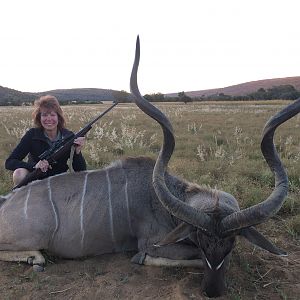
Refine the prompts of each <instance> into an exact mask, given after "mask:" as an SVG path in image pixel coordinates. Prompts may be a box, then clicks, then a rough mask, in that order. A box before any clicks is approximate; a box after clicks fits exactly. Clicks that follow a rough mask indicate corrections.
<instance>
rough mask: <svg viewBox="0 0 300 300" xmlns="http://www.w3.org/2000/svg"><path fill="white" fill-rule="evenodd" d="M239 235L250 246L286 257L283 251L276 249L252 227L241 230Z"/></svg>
mask: <svg viewBox="0 0 300 300" xmlns="http://www.w3.org/2000/svg"><path fill="white" fill-rule="evenodd" d="M240 235H241V236H243V237H244V238H246V239H247V240H248V241H249V242H251V243H252V244H254V245H256V246H258V247H260V248H262V249H264V250H267V251H269V252H271V253H273V254H276V255H280V256H287V253H286V252H285V251H283V250H281V249H279V248H277V247H276V246H275V245H273V244H272V243H271V242H270V241H269V240H267V239H266V238H265V237H264V236H263V235H262V234H261V233H259V232H258V231H257V230H256V229H255V228H253V227H248V228H244V229H242V230H241V232H240Z"/></svg>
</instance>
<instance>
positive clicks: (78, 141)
mask: <svg viewBox="0 0 300 300" xmlns="http://www.w3.org/2000/svg"><path fill="white" fill-rule="evenodd" d="M84 143H85V137H84V136H80V137H78V138H77V139H75V140H74V144H75V152H76V154H79V153H80V151H81V149H82V148H83V146H84Z"/></svg>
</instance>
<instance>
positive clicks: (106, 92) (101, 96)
mask: <svg viewBox="0 0 300 300" xmlns="http://www.w3.org/2000/svg"><path fill="white" fill-rule="evenodd" d="M284 85H291V86H293V87H294V88H295V89H296V90H297V91H300V76H295V77H285V78H274V79H266V80H257V81H251V82H246V83H241V84H237V85H232V86H228V87H225V88H216V89H209V90H197V91H185V94H186V95H187V96H189V97H192V98H194V97H203V96H204V97H207V96H211V95H219V94H225V95H229V96H246V95H249V94H251V93H255V92H257V90H259V89H261V88H263V89H265V90H268V89H271V88H273V87H275V86H284ZM47 94H51V95H54V96H56V97H57V98H58V99H59V101H60V102H61V103H62V104H64V103H71V102H73V101H76V102H77V103H80V102H85V103H87V102H90V103H95V102H96V103H97V102H102V101H113V100H116V99H117V100H118V101H120V102H124V101H125V102H126V101H128V99H129V101H131V99H130V98H131V97H132V96H131V95H130V94H129V93H127V92H125V91H117V90H110V89H98V88H76V89H57V90H50V91H45V92H40V93H28V92H21V91H17V90H14V89H10V88H6V87H2V86H0V105H22V104H23V103H32V102H33V101H34V100H35V99H36V98H38V97H40V96H42V95H47ZM164 96H165V97H178V92H177V93H169V94H165V95H164Z"/></svg>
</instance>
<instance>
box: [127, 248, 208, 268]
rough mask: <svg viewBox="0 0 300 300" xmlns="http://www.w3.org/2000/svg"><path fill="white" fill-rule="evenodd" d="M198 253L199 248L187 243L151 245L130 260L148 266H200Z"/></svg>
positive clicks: (201, 263) (200, 261)
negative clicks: (161, 245)
mask: <svg viewBox="0 0 300 300" xmlns="http://www.w3.org/2000/svg"><path fill="white" fill-rule="evenodd" d="M199 255H200V253H199V250H198V249H196V248H195V247H191V246H189V245H183V244H173V245H167V246H163V247H154V246H151V247H149V248H148V249H146V250H144V251H140V252H138V253H137V254H136V255H135V256H133V258H132V259H131V262H133V263H136V264H140V265H148V266H164V267H195V268H202V267H203V262H202V260H201V258H200V257H199Z"/></svg>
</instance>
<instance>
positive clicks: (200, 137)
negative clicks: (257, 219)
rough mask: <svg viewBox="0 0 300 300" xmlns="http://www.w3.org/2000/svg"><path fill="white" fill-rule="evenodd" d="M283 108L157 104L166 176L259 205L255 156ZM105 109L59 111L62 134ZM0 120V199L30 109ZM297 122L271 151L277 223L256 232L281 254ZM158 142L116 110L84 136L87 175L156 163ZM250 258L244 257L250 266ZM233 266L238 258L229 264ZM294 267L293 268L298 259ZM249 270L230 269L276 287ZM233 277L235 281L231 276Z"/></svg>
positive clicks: (295, 218) (298, 184)
mask: <svg viewBox="0 0 300 300" xmlns="http://www.w3.org/2000/svg"><path fill="white" fill-rule="evenodd" d="M287 103H288V102H286V101H284V102H283V101H276V102H224V103H222V102H214V103H212V102H209V103H190V104H186V105H184V104H180V103H172V104H166V103H163V104H158V106H159V108H160V109H161V110H162V111H163V112H164V113H165V114H166V115H167V116H168V117H169V118H170V120H171V122H172V124H173V126H174V130H175V135H176V148H175V152H174V155H173V157H172V159H171V161H170V170H171V172H172V173H175V174H177V175H178V176H180V177H183V178H185V179H186V180H189V181H192V182H195V183H198V184H200V185H206V186H210V187H213V188H218V189H221V190H225V191H227V192H229V193H232V194H233V195H234V196H235V197H236V198H237V199H238V201H239V203H240V206H241V207H242V208H244V207H248V206H250V205H253V204H255V203H258V202H261V201H263V200H264V199H266V197H267V196H268V195H269V194H270V193H271V191H272V188H273V176H272V173H271V172H270V170H269V169H268V167H267V164H266V163H265V161H264V159H263V157H262V155H261V152H260V138H261V131H262V128H263V126H264V124H265V122H266V121H267V120H268V119H269V118H270V117H271V116H272V115H273V114H275V113H276V112H277V111H279V110H280V109H281V108H282V107H283V106H284V105H286V104H287ZM107 107H108V105H106V104H104V105H90V106H66V107H64V111H65V114H66V116H67V120H68V122H67V123H68V128H70V129H72V130H74V131H77V130H79V128H80V127H81V126H83V124H85V123H87V122H88V121H89V120H90V119H91V118H92V117H93V116H95V115H96V114H98V113H99V112H101V111H103V110H104V109H105V108H107ZM0 117H1V132H0V133H1V145H2V147H1V149H0V154H1V155H0V157H1V167H0V174H1V179H2V180H1V183H0V192H1V193H2V194H3V193H6V192H8V191H9V190H10V188H11V186H12V184H11V179H10V176H11V173H10V172H8V171H6V170H4V160H5V158H6V157H7V156H8V154H9V153H10V151H11V150H12V149H13V147H14V146H15V145H16V144H17V142H18V141H19V138H20V137H21V136H22V134H23V133H24V132H25V131H26V129H27V128H29V127H31V121H30V120H31V108H30V107H24V108H23V107H22V108H12V107H1V108H0ZM299 121H300V117H299V116H296V117H294V118H293V119H292V120H290V121H288V122H287V123H286V124H284V125H283V126H281V127H280V128H279V129H278V131H277V133H276V137H275V143H276V146H277V148H278V151H279V153H280V156H281V158H282V160H283V162H284V165H285V166H286V168H287V171H288V174H289V178H290V193H289V196H288V198H287V200H286V202H285V204H284V206H283V208H282V209H281V211H280V212H279V214H278V216H277V217H276V218H275V219H274V220H272V221H271V222H268V223H266V224H264V225H262V227H261V228H262V231H263V232H265V233H266V234H267V235H269V236H273V235H274V233H276V235H275V236H278V238H277V245H278V246H281V247H283V248H285V245H284V244H285V243H286V241H289V243H291V245H293V247H291V248H295V247H299V234H300V215H299V209H300V205H299V196H300V195H299V194H300V161H299V160H300V131H299V125H300V122H299ZM161 136H162V135H161V130H160V127H159V125H157V124H156V123H155V122H154V121H153V120H152V119H150V118H149V117H147V116H145V115H144V114H143V113H142V112H141V111H140V110H139V109H138V108H137V107H136V106H135V105H133V104H120V105H118V106H117V107H116V108H114V110H113V111H111V112H110V113H109V114H108V115H106V116H105V117H104V118H103V119H102V120H101V121H99V122H98V123H97V124H96V125H94V127H93V129H92V130H91V131H90V132H89V134H88V137H87V143H86V147H85V148H84V151H83V152H84V156H85V158H86V160H87V163H88V168H90V169H94V168H99V167H103V166H105V165H107V164H109V163H110V162H111V161H112V160H115V159H118V158H120V157H122V156H138V155H147V156H150V157H152V158H156V156H157V154H158V151H159V149H160V144H161ZM287 250H289V249H287ZM244 251H245V250H243V252H244ZM251 251H252V250H248V252H247V251H246V256H247V257H248V258H250V259H251V257H252V256H251V253H250V252H251ZM235 252H239V251H235ZM236 255H237V254H236ZM241 256H242V255H241ZM238 259H239V257H237V256H236V257H235V259H234V261H236V260H238ZM240 259H242V258H240ZM296 260H297V261H299V257H296ZM247 264H248V263H245V262H243V261H238V262H235V263H234V265H235V267H238V266H239V268H245V270H244V271H246V273H247V272H248V273H249V277H250V278H251V280H252V281H251V282H252V285H251V286H252V287H253V289H254V290H255V289H256V286H257V285H258V284H259V283H262V284H268V282H265V279H266V278H270V276H271V279H270V281H272V280H273V279H274V278H273V279H272V273H271V274H267V272H268V270H260V271H258V270H253V269H252V270H248V269H247V268H248V267H247V266H248V265H247ZM298 267H299V265H298V266H297V268H298ZM267 275H268V276H267ZM231 276H232V277H235V274H234V273H232V274H231ZM274 280H275V279H274ZM245 284H246V283H245ZM247 284H248V283H247ZM270 285H271V284H270ZM269 288H271V286H270V287H269ZM231 289H232V297H231V299H241V296H242V291H237V290H236V289H235V287H234V285H231ZM274 289H277V292H278V295H281V296H280V298H281V299H285V298H284V297H285V296H284V295H289V291H288V289H287V288H286V286H285V285H281V284H280V283H278V282H276V284H274Z"/></svg>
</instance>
